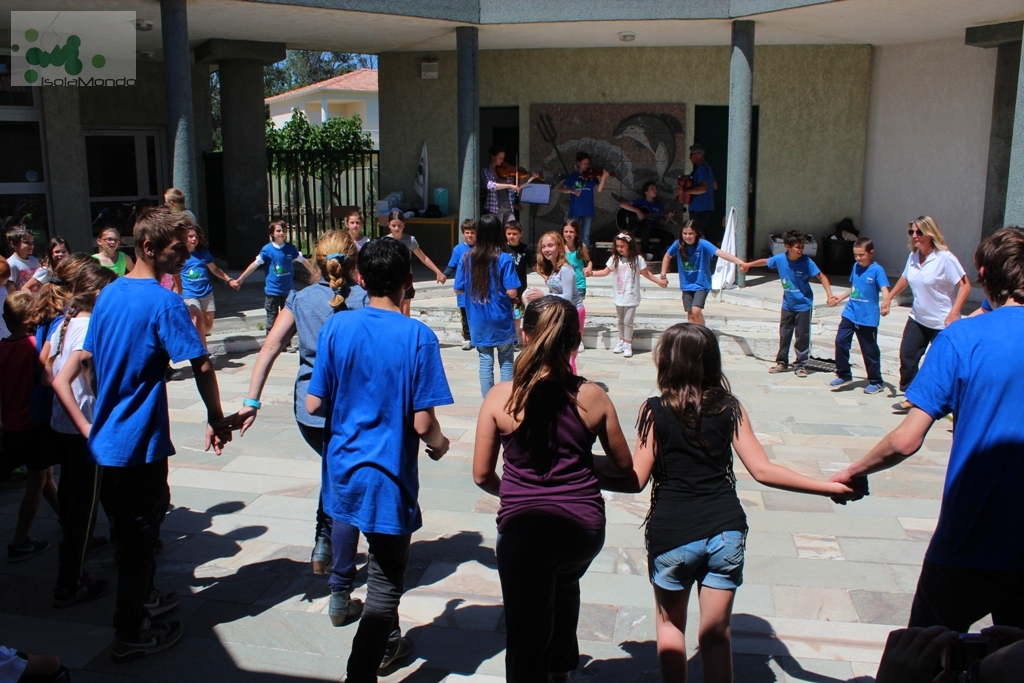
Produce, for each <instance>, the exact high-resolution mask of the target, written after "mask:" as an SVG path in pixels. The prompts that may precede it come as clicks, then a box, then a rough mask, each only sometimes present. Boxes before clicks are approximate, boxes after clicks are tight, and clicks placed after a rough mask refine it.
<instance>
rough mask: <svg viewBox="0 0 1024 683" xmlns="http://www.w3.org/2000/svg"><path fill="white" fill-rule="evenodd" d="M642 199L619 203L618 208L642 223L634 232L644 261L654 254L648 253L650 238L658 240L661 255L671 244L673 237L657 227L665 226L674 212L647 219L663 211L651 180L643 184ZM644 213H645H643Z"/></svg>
mask: <svg viewBox="0 0 1024 683" xmlns="http://www.w3.org/2000/svg"><path fill="white" fill-rule="evenodd" d="M641 192H642V193H643V197H641V198H639V199H634V200H633V201H632V202H627V201H621V202H619V206H621V207H622V208H623V209H626V210H627V211H632V212H633V213H635V214H636V215H637V217H638V218H639V219H640V220H641V221H643V223H642V224H641V225H640V227H639V228H637V229H636V231H635V233H636V234H635V235H634V236H635V237H639V238H640V252H641V254H642V255H643V256H644V258H646V259H653V258H654V254H652V253H650V247H651V237H652V236H654V237H657V238H658V249H659V251H660V252H661V253H664V252H665V249H667V248H668V245H669V244H671V243H672V241H673V240H674V239H675V237H674V236H673V235H672V233H670V232H669V231H668V230H663V229H662V228H660V227H658V226H659V224H665V223H667V222H668V221H669V220H671V218H672V216H674V215H675V212H674V211H669V212H668V213H667V214H666V215H664V216H661V217H660V218H647V217H648V216H649V215H651V214H656V213H661V212H662V211H664V207H662V205H661V204H659V203H658V201H657V198H658V184H657V183H656V182H654V181H653V180H651V181H648V182H646V183H644V186H643V189H642V190H641ZM645 211H646V212H645Z"/></svg>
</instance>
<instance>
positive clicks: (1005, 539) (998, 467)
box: [832, 228, 1024, 633]
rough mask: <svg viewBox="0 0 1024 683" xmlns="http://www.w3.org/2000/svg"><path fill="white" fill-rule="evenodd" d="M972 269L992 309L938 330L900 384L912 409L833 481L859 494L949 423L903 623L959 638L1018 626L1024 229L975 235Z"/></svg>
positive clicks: (1023, 477) (1023, 590)
mask: <svg viewBox="0 0 1024 683" xmlns="http://www.w3.org/2000/svg"><path fill="white" fill-rule="evenodd" d="M974 266H975V268H976V269H977V271H978V283H979V284H980V285H981V287H982V289H983V290H984V293H985V295H986V296H987V297H988V299H989V302H990V303H991V305H992V308H993V309H994V310H993V311H992V312H991V313H988V314H986V315H982V316H978V317H976V318H969V319H966V320H960V321H958V322H954V323H952V324H950V325H949V326H948V327H947V328H946V329H945V330H943V331H942V332H940V333H939V335H938V336H937V337H936V338H935V341H934V342H933V344H932V346H931V348H930V349H928V355H927V357H926V358H925V359H924V364H923V365H922V366H921V371H920V372H919V373H918V374H917V376H916V377H915V378H914V381H913V383H911V385H910V387H908V389H907V400H908V401H910V402H912V403H913V407H912V408H911V409H910V412H909V413H908V414H907V416H906V417H905V418H904V419H903V422H901V423H900V425H899V426H898V427H896V429H894V430H893V431H892V432H890V433H889V434H887V435H886V436H885V437H883V438H882V440H881V441H879V442H878V443H877V444H876V445H875V447H874V448H872V449H871V451H870V452H868V454H867V455H866V456H864V457H863V458H861V459H860V460H858V461H857V462H855V463H853V464H852V465H850V466H849V468H847V469H846V470H845V471H843V472H840V473H839V474H837V475H835V476H834V477H833V478H832V481H837V482H841V483H844V484H847V485H848V486H852V487H854V488H857V489H859V490H866V489H867V477H868V475H871V474H874V473H875V472H881V471H882V470H886V469H889V468H891V467H895V466H897V465H899V464H900V463H902V462H904V461H905V460H908V459H909V458H910V456H912V455H913V454H914V453H916V452H917V451H918V449H920V448H921V446H922V444H923V443H924V439H925V437H926V436H927V435H928V431H929V430H930V429H931V427H932V424H933V423H934V422H935V421H936V420H941V419H942V418H943V417H944V416H946V415H948V414H950V413H952V414H953V415H954V416H955V418H956V420H955V421H956V429H955V431H954V432H953V443H952V446H951V447H950V451H949V464H948V465H947V467H946V478H945V482H944V485H943V492H942V507H941V508H940V509H939V519H938V524H937V525H936V527H935V533H934V534H933V535H932V538H931V541H930V542H929V544H928V550H927V552H926V553H925V559H924V563H923V565H922V567H921V576H920V578H919V579H918V582H917V590H916V593H915V595H914V601H913V605H912V607H911V609H910V619H909V622H910V623H909V626H910V627H921V628H927V627H930V626H935V625H941V626H945V627H946V628H948V629H950V630H951V631H956V632H959V633H966V632H967V631H968V630H969V629H970V627H971V625H972V624H974V623H976V622H978V621H980V620H981V619H983V618H984V617H985V616H986V615H989V614H991V615H992V622H993V623H994V624H995V625H996V626H1014V627H1017V628H1021V627H1022V626H1024V582H1022V581H1021V577H1024V543H1021V542H1020V536H1021V529H1022V528H1024V506H1022V505H1021V503H1020V492H1021V489H1022V488H1024V458H1022V457H1021V454H1022V453H1024V430H1021V428H1020V420H1021V414H1022V412H1024V385H1022V384H1021V381H1020V378H1021V377H1022V376H1024V354H1021V352H1020V340H1021V339H1022V338H1024V294H1022V293H1024V229H1021V228H1004V229H1002V230H997V231H996V232H994V233H992V235H990V236H989V237H987V238H985V239H984V240H983V241H982V243H981V244H980V245H979V246H978V249H977V251H976V252H975V254H974Z"/></svg>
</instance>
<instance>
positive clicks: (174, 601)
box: [142, 591, 179, 618]
mask: <svg viewBox="0 0 1024 683" xmlns="http://www.w3.org/2000/svg"><path fill="white" fill-rule="evenodd" d="M178 602H179V601H178V596H177V595H175V594H174V593H161V592H160V591H153V592H152V593H150V594H149V600H146V602H144V603H142V606H143V607H145V608H146V611H148V612H149V616H150V618H153V617H156V616H160V615H161V614H167V613H168V612H170V611H171V610H172V609H174V608H175V607H177V606H178Z"/></svg>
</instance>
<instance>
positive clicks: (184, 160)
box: [160, 0, 199, 213]
mask: <svg viewBox="0 0 1024 683" xmlns="http://www.w3.org/2000/svg"><path fill="white" fill-rule="evenodd" d="M185 5H186V0H160V25H161V30H162V32H163V50H164V83H165V89H166V92H167V134H168V138H169V141H170V144H171V159H172V182H173V183H174V187H177V188H178V189H180V190H181V191H182V192H184V193H185V206H186V207H187V208H188V209H190V210H191V211H192V212H193V213H195V212H197V211H198V210H199V204H198V202H197V199H198V193H199V182H198V181H197V179H196V178H197V176H196V159H195V145H194V132H193V131H194V130H195V125H194V121H193V119H192V64H191V53H190V52H189V47H188V12H187V10H186V6H185Z"/></svg>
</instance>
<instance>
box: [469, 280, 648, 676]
mask: <svg viewBox="0 0 1024 683" xmlns="http://www.w3.org/2000/svg"><path fill="white" fill-rule="evenodd" d="M523 338H524V340H525V345H524V347H523V351H522V353H520V354H519V357H518V358H517V359H516V361H515V367H514V371H513V376H512V381H511V382H502V383H501V384H498V385H497V386H495V387H494V388H493V389H492V390H491V391H490V392H489V393H488V394H487V398H486V399H485V400H484V404H483V406H482V407H481V409H480V418H479V420H478V422H477V429H476V448H475V451H474V457H473V478H474V480H475V481H476V483H477V485H478V486H479V487H480V488H482V489H483V490H485V491H487V492H488V493H492V494H494V495H497V496H499V497H500V499H501V503H500V506H499V508H498V543H497V548H496V554H497V559H498V576H499V577H500V579H501V593H502V598H503V600H504V603H505V633H506V639H505V676H506V680H508V681H510V683H548V681H549V680H552V681H565V680H568V674H569V672H570V671H573V670H574V669H575V668H576V667H577V666H578V664H579V644H578V643H577V641H576V625H577V622H578V621H579V611H580V584H579V581H580V578H581V577H582V576H583V574H584V573H585V572H586V571H587V568H588V567H589V566H590V563H591V561H592V560H593V559H594V557H595V556H596V555H597V553H598V552H600V550H601V547H602V545H604V525H605V516H604V500H603V499H602V497H601V484H600V480H602V479H603V478H604V477H624V476H626V475H627V474H629V475H631V474H632V468H633V458H632V456H631V454H630V451H629V445H628V444H627V443H626V438H625V437H624V436H623V434H622V428H621V427H620V426H619V418H618V415H616V413H615V406H613V405H612V402H611V399H610V398H608V395H607V394H606V393H605V392H604V390H603V389H601V388H600V387H598V386H597V385H595V384H591V383H589V382H587V381H586V380H584V379H583V378H582V377H577V376H576V375H575V374H573V372H572V369H571V368H570V365H569V358H570V356H571V355H572V352H573V351H574V350H575V349H576V347H577V346H578V345H579V343H580V325H579V316H578V315H577V314H576V307H575V306H573V305H572V304H571V303H569V302H568V301H566V300H564V299H561V298H559V297H557V296H545V297H543V298H541V299H539V300H537V301H534V302H533V303H531V304H530V305H529V306H528V307H527V309H526V312H525V313H524V315H523ZM596 439H600V440H601V445H602V446H603V447H604V452H605V453H607V454H608V456H607V457H605V458H595V457H594V455H593V453H592V448H593V445H594V441H595V440H596ZM499 447H501V448H502V449H503V451H504V461H505V462H504V469H503V470H502V476H501V477H498V475H497V471H496V468H497V463H498V452H499ZM549 677H550V678H549Z"/></svg>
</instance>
